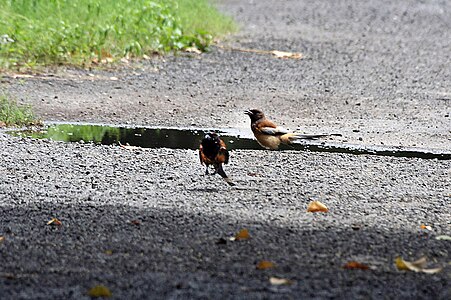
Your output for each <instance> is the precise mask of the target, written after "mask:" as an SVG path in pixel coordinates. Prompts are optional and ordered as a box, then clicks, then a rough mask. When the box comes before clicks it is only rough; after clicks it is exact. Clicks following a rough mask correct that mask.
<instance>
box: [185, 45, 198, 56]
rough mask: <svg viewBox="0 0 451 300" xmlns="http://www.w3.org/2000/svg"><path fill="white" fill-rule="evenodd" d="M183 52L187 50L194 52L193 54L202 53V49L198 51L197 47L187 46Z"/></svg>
mask: <svg viewBox="0 0 451 300" xmlns="http://www.w3.org/2000/svg"><path fill="white" fill-rule="evenodd" d="M185 52H188V53H195V54H201V53H202V51H200V50H199V49H198V48H197V47H188V48H185Z"/></svg>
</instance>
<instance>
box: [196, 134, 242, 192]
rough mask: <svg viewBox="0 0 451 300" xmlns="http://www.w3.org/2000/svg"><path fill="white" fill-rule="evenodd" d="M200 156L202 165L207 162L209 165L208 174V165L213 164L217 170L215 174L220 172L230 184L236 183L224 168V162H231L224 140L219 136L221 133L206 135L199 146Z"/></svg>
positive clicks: (206, 164)
mask: <svg viewBox="0 0 451 300" xmlns="http://www.w3.org/2000/svg"><path fill="white" fill-rule="evenodd" d="M199 158H200V163H201V164H202V165H204V164H205V166H206V167H207V169H206V170H205V174H206V175H208V167H209V166H213V168H214V170H215V172H214V173H213V174H216V173H218V174H219V175H221V177H222V178H224V180H225V181H226V182H227V183H228V184H229V185H231V186H234V185H235V184H234V183H233V182H232V180H231V179H230V178H229V177H228V176H227V175H226V173H225V172H224V169H223V168H222V164H227V163H228V162H229V152H228V151H227V147H226V144H225V143H224V141H223V140H221V139H220V138H219V135H217V134H216V133H208V134H206V135H205V137H204V138H203V139H202V141H201V144H200V147H199Z"/></svg>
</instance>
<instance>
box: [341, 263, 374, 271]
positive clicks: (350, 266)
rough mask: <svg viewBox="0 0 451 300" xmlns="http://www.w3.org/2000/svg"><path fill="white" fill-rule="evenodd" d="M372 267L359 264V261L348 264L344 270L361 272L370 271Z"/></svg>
mask: <svg viewBox="0 0 451 300" xmlns="http://www.w3.org/2000/svg"><path fill="white" fill-rule="evenodd" d="M369 268H370V267H368V266H367V265H365V264H362V263H359V262H357V261H350V262H347V263H346V264H345V265H344V266H343V269H347V270H353V269H359V270H368V269H369Z"/></svg>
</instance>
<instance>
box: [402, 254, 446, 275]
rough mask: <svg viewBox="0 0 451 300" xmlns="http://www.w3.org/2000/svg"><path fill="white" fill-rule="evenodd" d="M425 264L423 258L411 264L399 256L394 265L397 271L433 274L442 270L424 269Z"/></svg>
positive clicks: (425, 260)
mask: <svg viewBox="0 0 451 300" xmlns="http://www.w3.org/2000/svg"><path fill="white" fill-rule="evenodd" d="M426 264H427V258H426V257H425V256H423V257H422V258H420V259H418V260H416V261H413V262H409V261H406V260H404V259H402V257H399V256H398V257H397V258H396V259H395V265H396V267H397V268H398V270H401V271H414V272H422V273H427V274H434V273H438V272H440V271H441V270H442V268H433V269H425V267H426Z"/></svg>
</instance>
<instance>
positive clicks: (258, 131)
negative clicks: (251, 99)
mask: <svg viewBox="0 0 451 300" xmlns="http://www.w3.org/2000/svg"><path fill="white" fill-rule="evenodd" d="M244 113H245V114H246V115H248V116H249V117H250V118H251V129H252V132H253V133H254V136H255V138H256V139H257V142H258V143H259V144H260V145H261V146H262V147H263V148H266V149H270V150H277V149H278V148H279V146H280V144H285V145H290V144H292V143H293V141H295V140H301V139H317V138H320V137H325V136H329V135H330V134H301V133H295V132H289V131H288V130H286V129H285V128H283V127H279V126H277V125H276V124H275V123H274V122H273V121H271V120H269V119H267V118H266V116H265V114H264V113H263V112H262V111H261V110H259V109H251V110H246V111H245V112H244Z"/></svg>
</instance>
